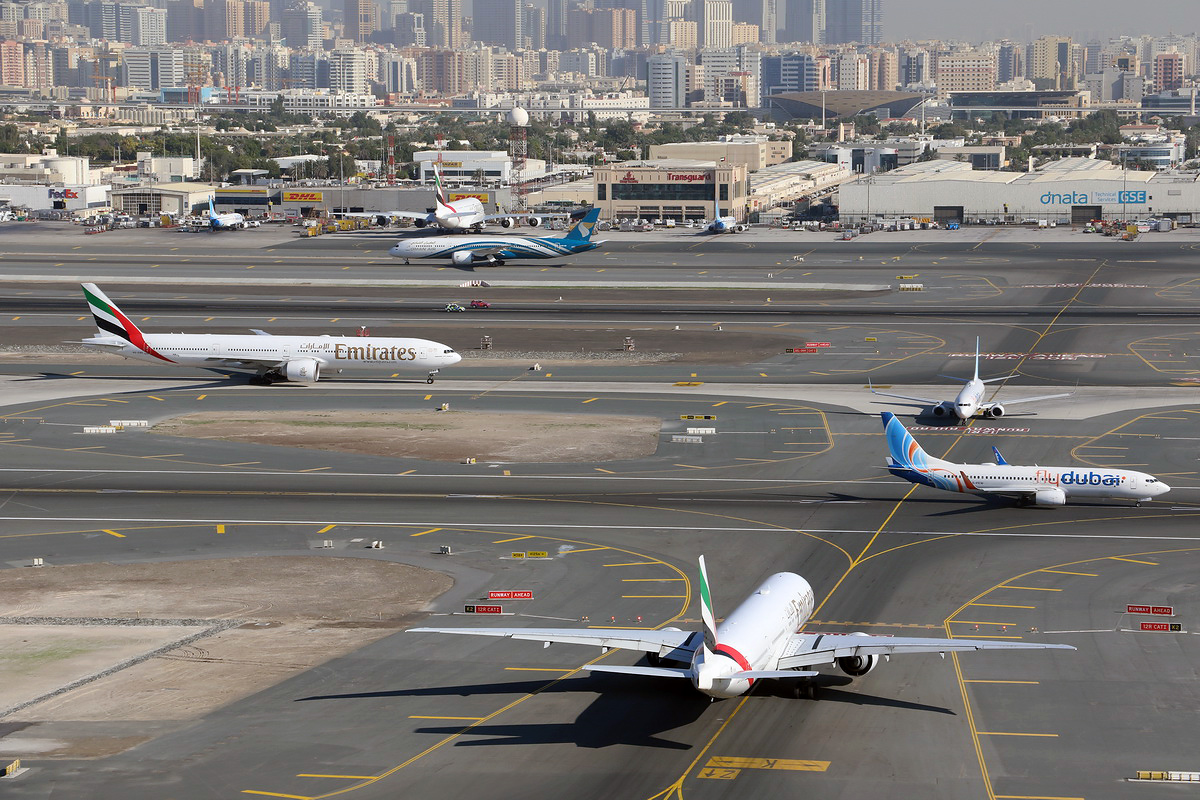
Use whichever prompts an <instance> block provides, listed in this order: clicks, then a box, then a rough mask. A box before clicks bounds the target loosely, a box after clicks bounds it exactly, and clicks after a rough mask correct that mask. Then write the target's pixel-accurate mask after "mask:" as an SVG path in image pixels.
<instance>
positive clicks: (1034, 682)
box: [963, 678, 1041, 686]
mask: <svg viewBox="0 0 1200 800" xmlns="http://www.w3.org/2000/svg"><path fill="white" fill-rule="evenodd" d="M963 683H1027V684H1031V685H1034V686H1036V685H1038V684H1040V683H1041V681H985V680H982V679H976V680H967V679H965V678H964V679H963Z"/></svg>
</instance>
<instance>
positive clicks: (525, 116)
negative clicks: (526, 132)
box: [508, 108, 529, 128]
mask: <svg viewBox="0 0 1200 800" xmlns="http://www.w3.org/2000/svg"><path fill="white" fill-rule="evenodd" d="M508 124H509V125H512V126H515V127H517V128H524V127H525V126H526V125H528V124H529V112H528V111H526V110H525V109H523V108H514V109H512V110H511V111H509V112H508Z"/></svg>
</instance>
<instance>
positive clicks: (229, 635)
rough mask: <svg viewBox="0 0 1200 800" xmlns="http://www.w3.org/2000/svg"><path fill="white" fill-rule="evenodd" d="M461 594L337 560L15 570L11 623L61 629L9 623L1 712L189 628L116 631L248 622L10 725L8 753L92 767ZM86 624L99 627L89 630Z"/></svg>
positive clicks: (0, 652) (416, 573) (33, 708)
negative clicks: (133, 622) (156, 624)
mask: <svg viewBox="0 0 1200 800" xmlns="http://www.w3.org/2000/svg"><path fill="white" fill-rule="evenodd" d="M350 546H351V547H353V546H354V545H350ZM451 584H452V581H451V579H450V578H449V577H448V576H446V575H442V574H440V573H437V572H433V571H431V570H426V569H420V568H417V567H411V566H406V565H403V564H395V563H391V562H385V561H375V560H371V559H361V558H337V557H319V558H318V557H303V556H295V557H264V558H228V559H212V560H189V561H176V562H161V563H151V564H122V565H116V564H103V563H102V564H88V565H79V566H49V567H44V568H42V569H27V570H5V571H4V575H3V578H2V579H0V608H3V609H4V612H5V613H4V616H5V617H8V618H14V617H23V618H36V619H42V620H48V621H53V622H54V623H58V624H53V625H26V624H0V709H3V708H11V707H13V706H15V705H18V704H20V703H23V702H28V700H30V699H32V698H34V697H39V696H42V695H45V694H48V693H50V692H53V691H54V690H55V689H57V688H59V687H61V686H63V685H66V684H68V683H71V682H72V681H74V680H77V679H79V678H82V677H84V676H89V675H93V674H96V673H98V672H103V671H104V670H106V669H108V668H111V666H113V665H115V664H117V663H119V662H121V661H123V660H125V659H127V658H128V657H129V656H130V655H131V654H134V655H136V653H137V652H139V651H143V652H149V651H151V650H154V649H155V648H156V647H157V646H159V645H160V644H161V642H162V641H170V640H172V637H175V636H177V635H178V632H179V631H180V630H181V629H180V628H178V627H175V626H171V625H165V626H163V627H161V628H149V627H140V626H136V627H135V626H124V625H120V624H111V623H113V622H114V621H119V620H123V619H124V620H128V619H138V618H140V619H142V620H143V621H145V620H188V621H189V624H193V625H194V624H195V622H196V621H201V620H236V621H238V622H241V621H245V624H239V625H238V626H237V627H233V628H229V629H227V630H222V631H220V632H218V633H215V634H213V635H211V636H207V637H204V638H200V639H197V640H195V641H193V642H191V643H190V644H187V645H184V646H182V647H179V648H176V649H172V650H168V651H166V652H164V653H161V654H159V655H155V656H151V657H149V658H146V659H145V660H142V661H140V662H139V663H134V664H133V665H131V666H128V667H126V668H125V669H122V670H120V671H117V672H114V673H113V674H110V675H107V676H106V677H102V678H99V679H97V680H94V681H91V682H90V683H86V684H84V685H82V686H80V687H79V688H77V689H73V690H71V691H68V692H66V693H63V694H59V695H57V696H53V697H50V698H49V699H46V700H43V701H42V702H39V703H36V704H33V705H30V706H28V707H27V708H24V709H23V710H20V711H17V712H15V713H13V714H9V715H7V716H5V717H4V718H3V722H4V723H6V724H8V723H13V724H15V727H16V729H17V730H16V732H14V733H9V734H8V735H7V736H3V738H0V753H10V752H11V753H14V754H16V755H20V754H21V753H22V752H25V753H29V752H30V751H31V750H35V751H36V752H37V753H38V755H39V757H42V758H45V757H70V758H89V757H99V756H103V755H108V754H111V753H114V752H120V751H121V750H124V749H126V748H128V747H131V746H133V745H135V744H137V743H139V742H141V741H145V740H146V739H147V738H150V737H151V735H153V733H154V732H155V731H158V730H162V723H166V722H170V721H180V720H188V719H193V718H195V717H198V716H200V715H202V714H205V713H207V712H209V711H211V710H213V709H215V708H218V707H220V706H224V705H226V704H228V703H231V702H233V701H235V700H238V699H239V698H242V697H246V696H248V695H250V694H253V693H255V692H258V691H261V690H263V689H266V688H267V687H269V686H272V685H274V684H276V683H279V682H280V681H282V680H284V679H286V678H288V677H291V676H292V675H295V674H297V673H299V672H302V671H304V670H307V669H311V668H312V667H315V666H317V665H319V664H322V663H324V662H326V661H328V660H330V659H332V658H335V657H337V656H340V655H343V654H345V653H348V652H351V651H353V650H357V649H358V648H360V647H362V646H364V645H366V644H368V643H370V642H372V641H375V640H377V639H380V638H382V637H384V636H388V635H390V634H392V633H395V632H396V631H398V630H400V629H402V628H404V627H407V626H408V625H410V624H412V623H413V622H414V621H415V619H416V615H417V614H419V613H420V612H421V611H423V610H424V609H425V608H427V606H428V603H429V602H430V601H431V600H433V599H434V598H435V597H437V596H438V595H440V594H442V593H443V592H445V591H446V590H447V589H449V588H450V586H451ZM84 619H87V620H89V621H90V624H81V623H82V621H83V620H84ZM72 623H74V624H72ZM218 627H219V626H218ZM193 630H195V628H193ZM67 723H69V724H67ZM83 723H86V724H83ZM73 725H78V726H79V728H78V731H76V730H75V729H74V728H73V727H72V726H73ZM5 727H8V726H7V725H6V726H0V731H2V730H3V729H4V728H5ZM143 730H144V733H143V732H142V731H143ZM26 740H27V741H28V748H25V746H24V745H23V744H22V742H25V741H26ZM23 748H24V749H23Z"/></svg>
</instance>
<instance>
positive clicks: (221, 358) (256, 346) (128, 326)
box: [82, 283, 462, 384]
mask: <svg viewBox="0 0 1200 800" xmlns="http://www.w3.org/2000/svg"><path fill="white" fill-rule="evenodd" d="M83 296H84V297H85V298H87V303H88V306H89V307H91V309H92V317H94V318H95V320H96V328H97V330H96V334H95V335H94V336H92V337H91V338H89V339H84V340H83V341H82V344H85V345H87V346H88V347H94V348H96V349H97V350H103V351H104V352H107V353H115V354H116V355H119V356H124V357H126V358H132V359H135V360H138V361H150V362H152V363H159V364H174V365H177V366H180V367H200V368H207V369H221V370H234V371H237V372H250V373H253V378H252V379H251V380H252V382H254V383H263V384H267V383H275V382H276V381H295V382H299V383H316V382H317V380H318V379H319V378H320V377H321V375H322V373H324V374H326V375H328V374H329V373H331V372H333V373H341V372H363V371H374V372H378V371H380V370H391V371H395V372H417V373H420V372H425V373H427V377H426V381H427V382H428V383H433V376H434V375H436V374H437V373H438V371H439V370H440V369H441V368H442V367H448V366H450V365H451V364H457V363H458V362H459V361H461V360H462V356H460V355H459V354H458V353H456V352H454V350H453V349H451V348H450V347H447V346H446V345H444V344H439V343H438V342H431V341H429V340H428V339H408V338H404V339H398V338H384V337H378V338H376V337H371V336H366V337H360V336H272V335H270V334H269V333H267V332H265V331H260V330H255V331H254V333H253V335H245V334H240V335H239V334H219V333H217V334H212V333H142V332H141V331H140V330H138V327H137V326H136V325H134V324H133V322H132V321H131V320H130V319H129V317H128V316H126V315H125V314H123V313H122V312H121V309H119V308H117V304H116V303H114V302H113V301H112V300H109V299H108V297H107V296H106V295H105V294H104V292H102V291H100V289H99V288H98V287H97V286H96V284H94V283H85V284H83Z"/></svg>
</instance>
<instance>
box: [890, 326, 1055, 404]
mask: <svg viewBox="0 0 1200 800" xmlns="http://www.w3.org/2000/svg"><path fill="white" fill-rule="evenodd" d="M938 377H941V378H950V380H952V381H961V382H962V383H963V384H964V385H963V388H961V389H959V391H958V395H957V396H956V397H955V398H954V399H953V400H931V399H930V398H928V397H910V396H908V395H906V394H892V393H891V392H880V391H877V390H876V389H875V388H874V387H873V386H871V383H870V379H869V378H868V379H867V385H868V386H870V387H871V393H872V394H878V395H883V396H884V397H898V398H900V399H901V400H912V401H913V402H916V403H925V404H926V405H928V406H930V408H931V409H932V411H933V415H934V416H935V417H948V416H950V415H952V414H953V415H955V416H957V417H958V420H959V422H966V421H967V420H969V419H970V418H971V417H973V416H975V415H976V414H983V415H984V416H987V417H1002V416H1004V406H1005V405H1010V406H1013V405H1016V404H1017V403H1036V402H1038V401H1040V400H1054V399H1056V398H1059V397H1070V396H1071V394H1073V393H1072V392H1063V393H1060V394H1043V395H1039V396H1037V397H1021V398H1018V399H1016V400H1005V401H1004V404H1001V403H998V402H995V401H991V402H989V401H987V400H984V399H983V395H984V388H983V387H984V384H988V383H996V382H997V381H1006V380H1008V379H1009V378H1014V377H1016V376H1015V375H1005V376H1004V377H1003V378H988V379H987V380H985V381H981V380H980V379H979V337H975V374H974V375H973V376H972V377H970V378H954V377H951V376H950V375H940V376H938Z"/></svg>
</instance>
